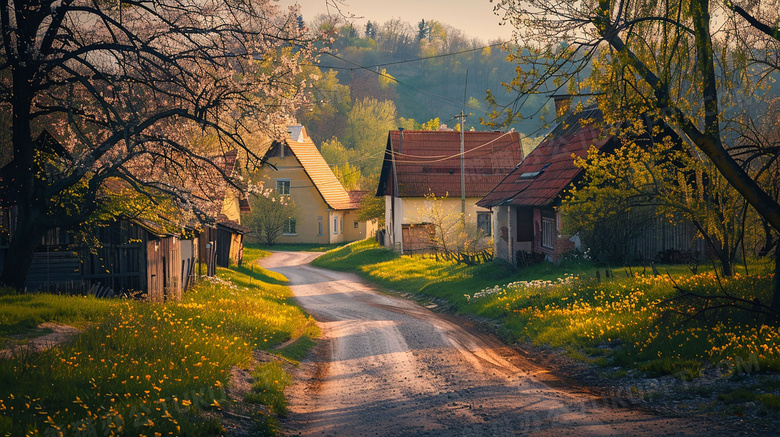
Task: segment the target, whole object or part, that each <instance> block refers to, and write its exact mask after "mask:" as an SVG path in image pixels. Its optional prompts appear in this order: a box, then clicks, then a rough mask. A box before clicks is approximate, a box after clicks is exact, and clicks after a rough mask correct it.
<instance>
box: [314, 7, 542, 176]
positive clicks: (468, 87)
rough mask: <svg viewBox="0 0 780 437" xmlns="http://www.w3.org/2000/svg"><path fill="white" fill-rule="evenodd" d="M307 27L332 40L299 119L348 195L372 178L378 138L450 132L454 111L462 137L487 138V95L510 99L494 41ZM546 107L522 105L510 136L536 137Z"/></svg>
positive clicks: (431, 27)
mask: <svg viewBox="0 0 780 437" xmlns="http://www.w3.org/2000/svg"><path fill="white" fill-rule="evenodd" d="M307 25H308V27H309V28H310V29H313V30H317V31H326V32H329V33H330V34H331V35H332V37H333V39H332V43H331V44H330V46H329V50H330V53H325V54H322V55H321V56H320V59H319V61H318V64H317V66H316V67H312V70H313V71H312V72H313V74H314V75H315V76H317V77H318V79H316V80H315V81H314V83H313V86H312V90H311V92H312V97H313V99H314V100H315V104H314V105H313V106H312V107H311V108H307V109H306V110H304V111H302V112H301V113H300V114H299V120H300V122H301V123H303V124H304V125H305V126H306V128H307V130H308V131H309V134H310V135H311V136H312V138H313V139H314V141H315V143H317V144H318V145H320V146H321V147H322V149H323V155H324V156H325V159H326V160H328V162H329V163H330V164H331V165H332V166H333V167H334V169H335V170H336V173H337V175H338V176H339V177H340V178H341V179H342V181H343V182H344V183H345V184H346V185H348V187H350V188H353V187H358V186H362V188H368V187H367V185H370V183H369V182H368V181H369V180H372V179H374V178H375V177H376V174H375V173H376V172H377V171H378V168H379V163H380V162H381V152H382V150H383V147H384V143H385V140H386V138H387V131H388V130H390V129H395V128H397V127H399V126H402V127H404V128H407V129H420V128H427V129H436V128H438V127H439V125H440V124H445V125H447V126H449V127H455V126H456V125H457V123H458V121H457V119H454V118H453V117H454V116H455V115H457V114H460V111H461V110H463V111H465V113H466V114H469V113H470V114H471V116H469V117H468V118H467V120H466V129H468V130H470V129H472V128H473V129H475V130H493V129H494V128H492V127H487V126H484V125H480V117H487V113H488V111H489V108H488V105H487V103H486V101H485V97H486V94H487V91H488V90H491V91H492V92H493V93H494V95H495V96H496V98H497V100H498V101H499V102H501V101H502V100H504V101H509V100H510V98H512V97H513V96H511V95H509V94H507V93H506V91H505V87H504V85H502V82H509V81H511V80H512V79H513V78H514V77H515V75H516V73H515V68H516V66H517V65H516V64H515V63H512V62H509V61H508V60H507V55H508V52H507V51H505V50H503V49H502V42H501V41H497V40H494V41H483V40H480V39H478V38H469V37H467V36H466V35H465V34H464V33H463V32H462V31H460V30H458V29H455V28H453V27H451V26H448V25H446V24H443V23H440V22H438V21H434V20H430V21H429V20H420V21H419V22H418V23H416V24H414V25H413V24H410V23H407V22H403V21H400V20H391V21H388V22H386V23H382V24H379V23H374V22H368V23H367V24H366V26H365V27H362V28H356V27H353V26H352V25H350V24H346V23H344V22H339V21H338V20H337V19H333V18H329V17H323V16H320V17H317V18H315V19H314V20H312V21H311V22H309V23H307ZM318 69H319V70H318ZM467 76H468V77H467ZM548 100H549V98H548V96H542V95H540V96H538V97H537V98H535V99H531V100H530V101H529V102H527V103H526V105H525V110H524V111H522V114H523V115H524V116H526V119H525V120H523V121H521V122H519V123H517V124H515V125H512V126H511V127H514V128H515V129H516V130H518V131H520V132H521V133H523V134H525V135H527V136H531V137H535V136H538V135H540V134H541V133H543V131H544V124H545V118H549V117H550V113H551V112H552V109H551V105H549V104H548ZM464 102H466V104H465V105H464ZM339 167H341V168H339ZM361 181H362V182H361Z"/></svg>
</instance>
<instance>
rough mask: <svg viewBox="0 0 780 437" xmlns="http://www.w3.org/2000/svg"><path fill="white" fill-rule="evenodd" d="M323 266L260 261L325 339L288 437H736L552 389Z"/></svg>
mask: <svg viewBox="0 0 780 437" xmlns="http://www.w3.org/2000/svg"><path fill="white" fill-rule="evenodd" d="M316 256H317V254H312V253H300V252H276V253H274V254H273V255H272V256H270V257H268V258H266V259H264V260H263V261H262V262H261V265H262V266H263V267H265V268H268V269H270V270H273V271H276V272H279V273H281V274H283V275H285V276H286V277H287V278H288V279H289V280H290V283H289V285H290V287H291V288H292V290H293V293H294V294H295V296H296V298H297V300H298V301H299V302H300V304H301V305H302V306H303V307H304V308H305V310H306V311H308V312H309V313H310V314H312V315H313V316H314V318H315V319H316V320H317V321H318V323H319V325H320V327H321V329H322V333H323V338H322V341H321V342H320V343H319V345H318V346H316V347H315V349H314V351H313V352H312V354H311V355H310V357H309V358H308V359H307V360H306V361H305V362H304V363H303V364H302V365H301V367H300V368H299V369H298V370H297V375H296V377H295V379H296V384H295V385H294V386H293V387H291V388H290V389H289V390H288V394H289V398H290V414H289V415H288V418H287V419H285V421H284V424H283V425H284V427H285V430H286V432H287V433H289V434H290V435H310V436H315V435H316V436H320V435H330V436H352V435H355V436H357V435H364V436H375V435H379V436H386V435H392V436H406V435H440V436H472V435H473V436H490V435H499V436H502V435H542V436H557V437H559V436H564V435H571V436H580V435H653V436H656V435H703V434H706V435H709V436H713V435H726V434H730V435H733V433H731V432H728V431H727V430H723V429H713V428H712V423H711V422H709V421H701V420H699V421H690V420H688V419H683V418H663V417H657V416H654V415H651V414H648V413H646V412H643V411H640V410H632V409H625V408H617V407H610V406H609V405H606V406H605V405H604V404H603V403H602V402H598V401H597V400H596V399H595V398H594V397H593V396H591V395H588V394H586V393H584V392H582V391H579V392H577V390H571V389H567V388H566V387H562V388H552V387H550V385H547V384H545V383H543V382H542V380H548V379H549V378H546V377H544V373H545V372H544V370H543V369H539V368H537V367H536V366H534V365H533V364H531V363H529V362H528V360H526V359H525V358H523V356H522V355H520V354H519V353H517V352H516V351H515V350H513V349H512V348H510V347H507V346H506V345H504V344H502V343H501V342H499V341H497V340H496V339H495V338H493V337H491V336H489V335H484V334H478V333H474V332H469V330H467V329H464V328H463V327H462V326H461V325H460V324H458V323H456V322H453V321H450V320H448V318H445V317H443V316H441V315H439V314H436V313H433V312H431V311H429V310H427V309H425V308H423V307H421V306H419V305H417V304H415V303H413V302H409V301H407V300H403V299H400V298H396V297H392V296H387V295H384V294H381V293H378V292H376V291H374V290H372V289H371V288H370V287H369V286H367V285H365V284H364V283H362V282H361V281H360V279H358V278H357V277H356V276H354V275H351V274H346V273H340V272H334V271H330V270H325V269H319V268H315V267H312V266H309V265H307V264H308V263H309V262H310V261H311V260H312V259H314V258H315V257H316ZM452 320H456V319H452ZM472 331H473V330H472Z"/></svg>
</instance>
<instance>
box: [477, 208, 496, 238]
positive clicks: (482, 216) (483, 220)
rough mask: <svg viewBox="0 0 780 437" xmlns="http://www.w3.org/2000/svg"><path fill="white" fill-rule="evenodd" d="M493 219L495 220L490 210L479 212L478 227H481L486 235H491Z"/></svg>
mask: <svg viewBox="0 0 780 437" xmlns="http://www.w3.org/2000/svg"><path fill="white" fill-rule="evenodd" d="M492 220H493V216H492V215H491V214H490V213H489V212H478V213H477V228H479V230H480V231H482V233H483V234H485V236H486V237H489V236H490V231H491V227H492V223H491V222H492Z"/></svg>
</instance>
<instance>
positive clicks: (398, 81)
mask: <svg viewBox="0 0 780 437" xmlns="http://www.w3.org/2000/svg"><path fill="white" fill-rule="evenodd" d="M325 54H326V55H329V56H332V57H334V58H336V59H338V60H340V61H343V62H346V63H348V64H352V65H354V66H355V67H357V68H355V69H356V70H357V69H360V70H366V71H369V72H371V73H373V74H376V75H377V76H381V77H384V78H385V79H389V80H392V81H395V82H396V83H398V84H399V85H403V86H405V87H407V88H410V89H413V90H415V91H417V92H419V93H421V94H425V95H427V96H430V97H433V98H436V99H439V100H442V101H444V102H447V103H450V104H451V105H454V106H456V107H458V108H468V109H471V110H474V111H480V112H484V113H488V111H486V110H484V109H482V108H475V107H473V106H469V105H466V104H463V103H460V102H456V101H455V100H452V99H449V98H447V97H444V96H440V95H438V94H434V93H432V92H430V91H426V90H424V89H422V88H418V87H416V86H414V85H410V84H408V83H405V82H403V81H400V80H398V79H396V78H395V77H393V76H391V75H389V74H385V73H380V72H378V71H374V70H372V69H370V68H368V67H364V66H362V65H360V64H357V63H355V62H352V61H350V60H348V59H344V58H342V57H341V56H338V55H334V54H333V53H325Z"/></svg>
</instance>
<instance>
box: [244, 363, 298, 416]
mask: <svg viewBox="0 0 780 437" xmlns="http://www.w3.org/2000/svg"><path fill="white" fill-rule="evenodd" d="M252 377H253V378H254V380H255V382H254V383H253V384H252V392H251V393H248V394H247V395H246V398H245V401H246V402H252V403H255V404H263V405H267V406H268V407H269V408H270V409H271V412H273V413H274V414H277V415H279V416H284V415H285V414H286V413H287V399H286V398H285V397H284V389H285V387H287V386H289V385H291V384H292V378H290V375H288V374H287V372H285V370H284V368H283V367H282V366H281V364H279V363H277V362H271V363H263V364H261V365H259V366H257V368H256V369H255V371H254V372H252Z"/></svg>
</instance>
